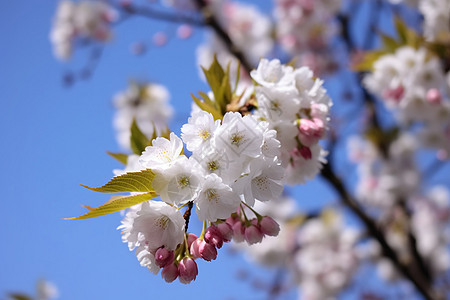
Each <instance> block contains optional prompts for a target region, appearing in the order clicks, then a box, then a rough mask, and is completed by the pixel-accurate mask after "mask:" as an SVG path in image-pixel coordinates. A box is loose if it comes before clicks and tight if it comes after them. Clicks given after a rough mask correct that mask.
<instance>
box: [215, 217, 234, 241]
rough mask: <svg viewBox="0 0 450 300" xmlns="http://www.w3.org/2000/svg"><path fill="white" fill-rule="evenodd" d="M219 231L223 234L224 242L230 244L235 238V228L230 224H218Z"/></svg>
mask: <svg viewBox="0 0 450 300" xmlns="http://www.w3.org/2000/svg"><path fill="white" fill-rule="evenodd" d="M216 226H217V229H218V230H219V232H220V233H221V234H222V238H223V241H224V242H229V241H231V239H232V238H233V228H231V225H230V224H228V222H224V223H220V224H217V225H216Z"/></svg>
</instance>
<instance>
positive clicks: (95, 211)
mask: <svg viewBox="0 0 450 300" xmlns="http://www.w3.org/2000/svg"><path fill="white" fill-rule="evenodd" d="M156 196H158V195H157V194H156V193H155V192H149V193H145V194H139V195H134V196H123V197H121V196H115V197H112V198H111V200H109V201H108V202H106V203H105V204H103V205H101V206H99V207H95V208H94V207H90V206H87V205H86V206H84V207H86V208H87V209H88V210H89V212H87V213H85V214H84V215H81V216H79V217H74V218H64V220H80V219H89V218H95V217H100V216H103V215H107V214H111V213H114V212H117V211H121V210H122V209H125V208H128V207H131V206H133V205H136V204H139V203H141V202H144V201H148V200H150V199H153V198H155V197H156Z"/></svg>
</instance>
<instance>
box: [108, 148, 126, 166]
mask: <svg viewBox="0 0 450 300" xmlns="http://www.w3.org/2000/svg"><path fill="white" fill-rule="evenodd" d="M106 153H108V155H109V156H111V157H112V158H114V159H116V160H117V161H119V162H121V163H123V164H124V165H126V164H127V161H128V155H127V154H125V153H113V152H109V151H106Z"/></svg>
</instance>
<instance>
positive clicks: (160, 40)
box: [153, 32, 168, 47]
mask: <svg viewBox="0 0 450 300" xmlns="http://www.w3.org/2000/svg"><path fill="white" fill-rule="evenodd" d="M167 40H168V39H167V35H166V34H165V33H164V32H157V33H155V35H154V36H153V44H155V46H159V47H161V46H164V45H165V44H166V43H167Z"/></svg>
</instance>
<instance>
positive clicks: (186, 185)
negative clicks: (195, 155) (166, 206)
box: [152, 156, 202, 205]
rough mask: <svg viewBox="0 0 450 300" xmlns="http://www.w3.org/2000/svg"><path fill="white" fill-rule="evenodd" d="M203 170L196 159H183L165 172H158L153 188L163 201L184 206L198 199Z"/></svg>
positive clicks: (178, 160)
mask: <svg viewBox="0 0 450 300" xmlns="http://www.w3.org/2000/svg"><path fill="white" fill-rule="evenodd" d="M201 175H202V170H201V168H200V166H199V165H198V164H197V162H196V161H195V160H194V159H187V158H186V157H184V156H183V157H182V158H180V159H177V161H176V162H175V163H174V164H173V165H172V166H170V168H167V169H164V170H163V171H157V172H156V176H155V178H154V179H153V182H152V186H153V188H154V189H155V191H156V192H157V193H158V194H159V195H160V196H161V200H163V201H164V202H166V203H170V204H175V205H179V204H183V203H185V202H187V201H191V200H193V199H195V198H196V197H197V193H198V191H199V188H200V184H201Z"/></svg>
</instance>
